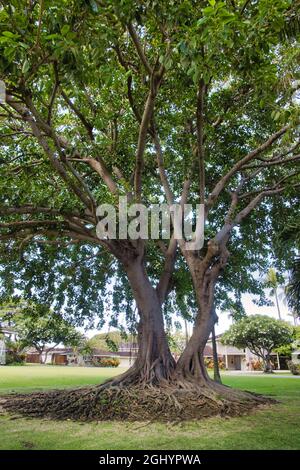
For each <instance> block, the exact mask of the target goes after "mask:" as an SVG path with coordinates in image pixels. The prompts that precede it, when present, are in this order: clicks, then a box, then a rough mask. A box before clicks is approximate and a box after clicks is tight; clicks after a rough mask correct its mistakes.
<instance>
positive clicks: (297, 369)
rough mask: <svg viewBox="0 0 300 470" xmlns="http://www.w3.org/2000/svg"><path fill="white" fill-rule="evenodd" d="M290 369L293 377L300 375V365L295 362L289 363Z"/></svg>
mask: <svg viewBox="0 0 300 470" xmlns="http://www.w3.org/2000/svg"><path fill="white" fill-rule="evenodd" d="M287 364H288V368H289V369H290V371H291V373H292V374H293V375H300V364H296V363H295V362H293V361H288V363H287Z"/></svg>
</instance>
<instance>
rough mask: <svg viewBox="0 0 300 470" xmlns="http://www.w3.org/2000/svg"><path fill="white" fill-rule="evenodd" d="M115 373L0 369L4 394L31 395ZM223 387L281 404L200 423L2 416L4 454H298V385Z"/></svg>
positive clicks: (242, 381)
mask: <svg viewBox="0 0 300 470" xmlns="http://www.w3.org/2000/svg"><path fill="white" fill-rule="evenodd" d="M119 371H120V369H118V370H117V371H116V370H115V369H96V368H95V369H93V368H71V367H70V368H67V367H55V366H53V367H52V366H24V367H1V368H0V390H1V393H7V392H8V391H13V390H14V391H25V390H26V391H32V390H37V389H41V388H45V389H46V388H53V387H55V388H58V387H65V386H81V385H85V384H94V383H99V382H100V381H103V380H105V379H106V378H108V377H110V376H111V375H113V374H115V373H117V372H119ZM223 379H224V383H226V384H227V385H231V386H233V387H237V388H241V389H247V390H252V391H255V392H258V393H264V394H267V395H272V396H274V397H276V398H277V399H278V400H280V402H281V403H280V404H278V405H273V406H272V407H268V408H267V409H264V410H260V411H256V412H255V413H252V414H251V415H248V416H243V417H240V418H230V419H224V418H219V417H216V418H209V419H207V420H203V421H201V422H189V423H182V424H180V425H171V424H170V425H167V424H158V423H152V424H147V423H143V424H141V423H120V422H106V423H103V422H99V423H96V422H95V423H77V422H72V421H66V422H58V421H48V420H40V419H26V418H18V419H12V417H10V416H8V415H0V433H1V440H0V449H98V450H102V449H103V450H108V449H109V450H113V449H128V450H131V449H142V450H143V449H160V450H164V449H198V450H202V449H299V448H300V429H299V416H300V380H299V379H292V378H281V377H275V378H274V377H260V376H253V377H249V376H230V375H228V374H224V377H223Z"/></svg>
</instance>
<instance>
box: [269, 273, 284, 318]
mask: <svg viewBox="0 0 300 470" xmlns="http://www.w3.org/2000/svg"><path fill="white" fill-rule="evenodd" d="M266 286H267V287H269V288H270V289H271V290H270V295H271V297H275V301H276V307H277V312H278V318H279V320H281V311H280V307H279V300H278V288H279V287H280V284H279V282H278V278H277V274H276V271H275V269H274V268H270V269H269V271H268V274H267V277H266Z"/></svg>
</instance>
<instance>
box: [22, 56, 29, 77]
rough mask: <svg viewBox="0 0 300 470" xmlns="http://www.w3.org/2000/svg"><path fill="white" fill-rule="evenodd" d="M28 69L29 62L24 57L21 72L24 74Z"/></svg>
mask: <svg viewBox="0 0 300 470" xmlns="http://www.w3.org/2000/svg"><path fill="white" fill-rule="evenodd" d="M29 69H30V63H29V61H28V60H27V59H26V60H25V62H24V63H23V67H22V73H23V74H24V75H25V74H26V73H27V72H28V70H29Z"/></svg>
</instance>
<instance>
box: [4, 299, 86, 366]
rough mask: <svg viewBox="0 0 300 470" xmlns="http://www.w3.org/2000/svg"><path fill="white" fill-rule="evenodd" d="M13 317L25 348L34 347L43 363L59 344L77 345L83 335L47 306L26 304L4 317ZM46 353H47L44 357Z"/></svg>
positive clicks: (19, 305) (8, 312) (19, 339)
mask: <svg viewBox="0 0 300 470" xmlns="http://www.w3.org/2000/svg"><path fill="white" fill-rule="evenodd" d="M6 316H7V318H9V321H10V322H11V323H12V324H13V326H14V329H15V331H16V333H17V337H18V343H19V344H21V345H22V348H23V349H24V348H26V347H34V348H35V349H36V350H37V351H38V353H39V355H40V362H41V363H42V362H46V360H47V356H48V354H49V352H50V351H52V350H53V349H54V348H55V347H56V346H57V345H58V344H60V343H63V344H64V345H65V346H77V345H78V344H79V343H80V341H81V340H82V335H81V333H79V332H78V331H77V330H76V329H75V328H74V326H73V325H71V324H70V323H69V322H67V321H66V320H65V319H64V318H63V317H62V316H61V315H60V314H58V313H55V312H53V311H52V310H51V309H49V307H48V306H47V305H43V304H33V303H22V304H16V305H15V307H14V308H12V307H11V308H10V309H9V310H7V313H6V315H5V313H4V314H3V316H2V318H3V320H6ZM43 353H45V356H44V358H43Z"/></svg>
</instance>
